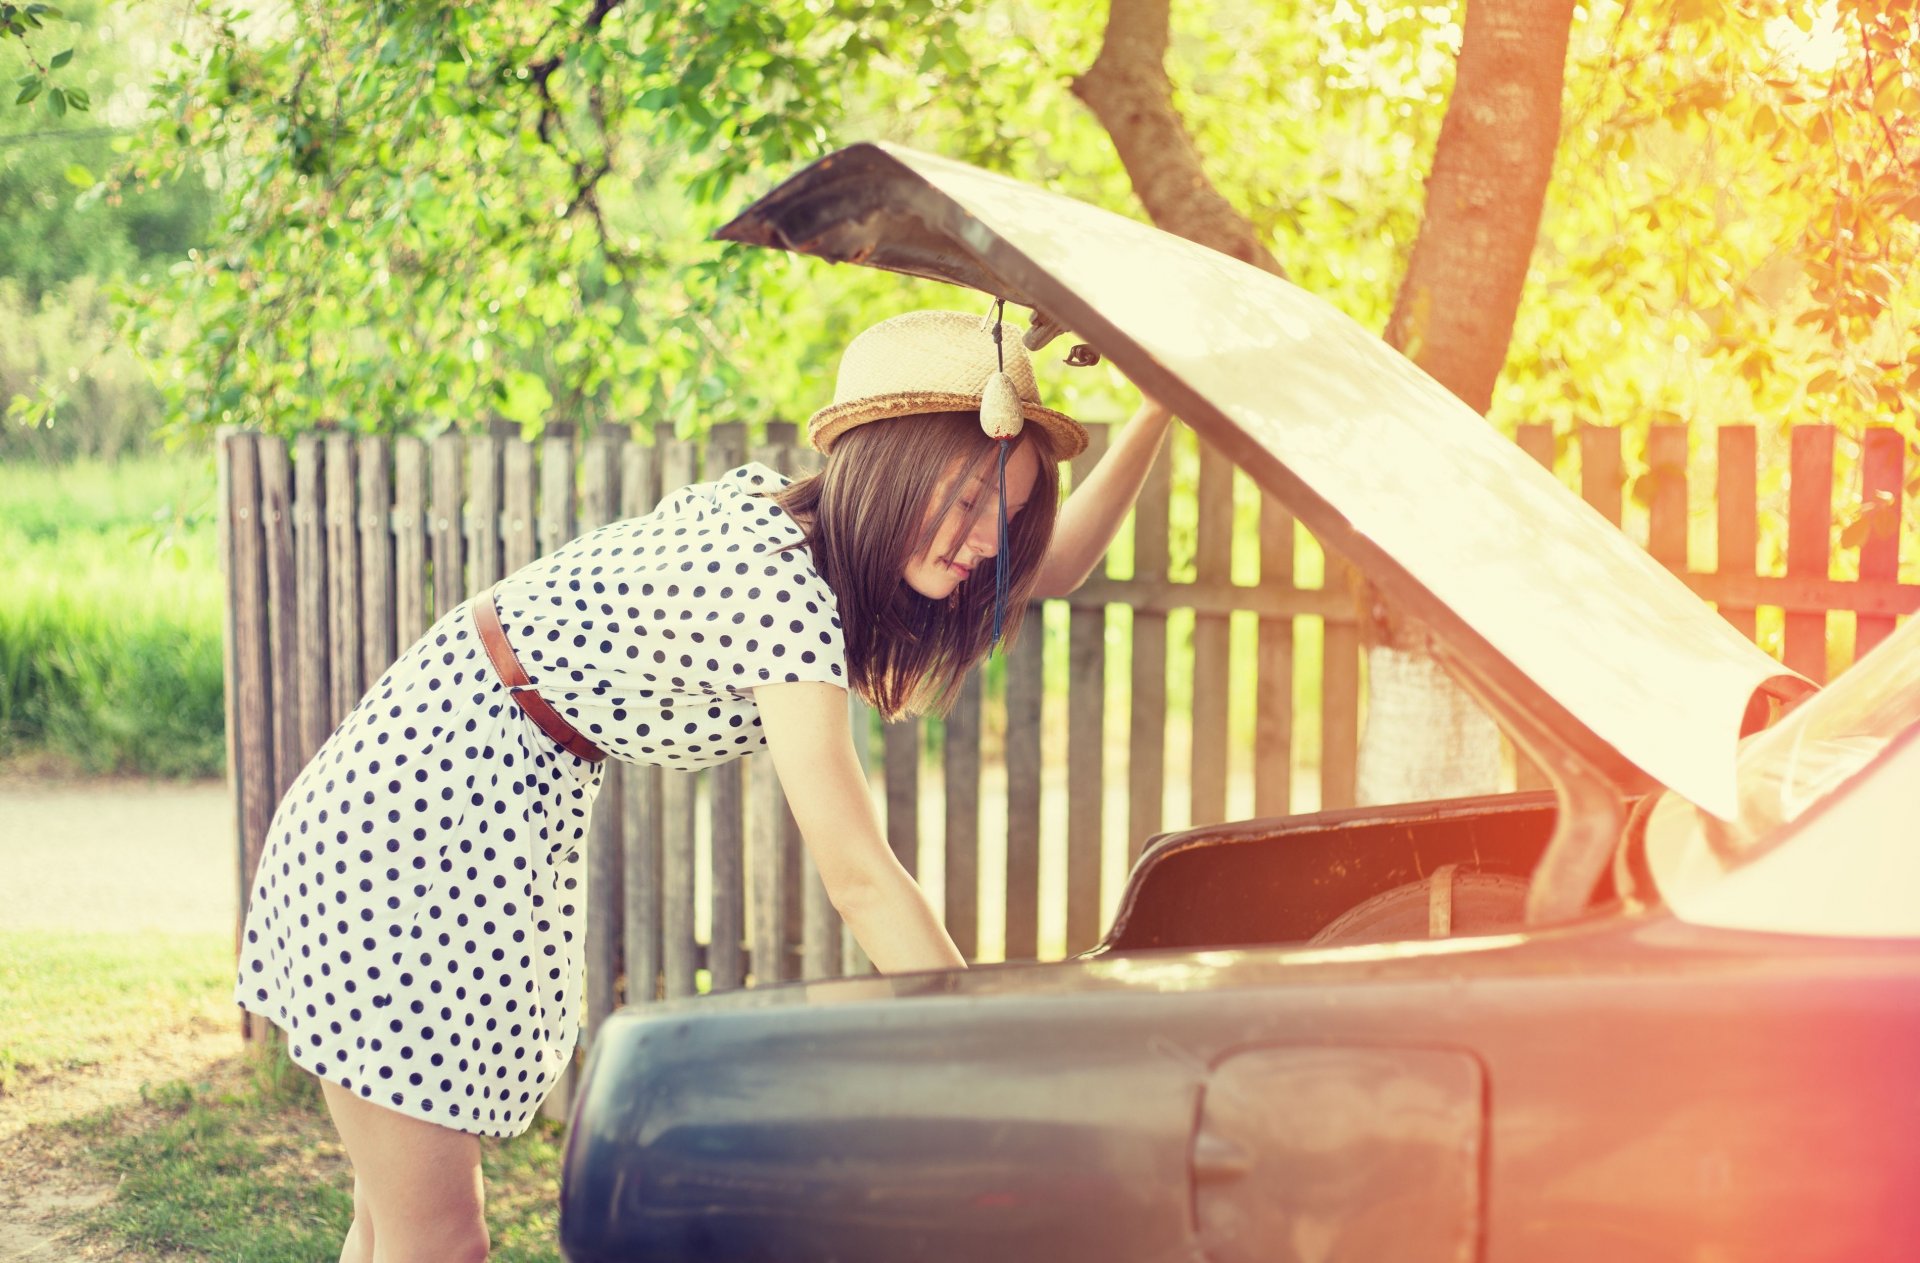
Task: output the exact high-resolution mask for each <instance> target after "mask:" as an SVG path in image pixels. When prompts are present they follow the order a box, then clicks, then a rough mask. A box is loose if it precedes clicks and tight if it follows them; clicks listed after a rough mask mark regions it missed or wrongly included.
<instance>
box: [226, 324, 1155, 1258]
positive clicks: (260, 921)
mask: <svg viewBox="0 0 1920 1263" xmlns="http://www.w3.org/2000/svg"><path fill="white" fill-rule="evenodd" d="M1001 333H1002V330H1001V328H1000V326H999V325H998V323H997V322H995V321H989V322H986V323H984V324H983V323H982V322H981V321H980V320H979V318H977V317H974V316H968V315H965V314H962V313H957V312H914V313H909V314H908V315H904V316H899V317H896V318H894V319H892V320H888V321H885V322H882V323H881V324H879V325H876V326H875V327H874V328H872V329H869V330H867V331H866V332H865V333H863V334H861V335H860V336H859V337H858V338H856V339H854V341H853V342H852V343H851V344H850V345H849V347H848V349H847V352H846V354H845V356H844V357H843V359H842V362H841V366H840V374H839V379H838V383H837V385H836V389H835V396H834V402H833V404H831V405H830V406H828V407H826V408H823V409H822V410H821V411H820V412H818V413H816V414H815V415H814V417H813V418H812V420H811V421H810V422H809V425H808V437H809V439H810V440H811V441H812V443H813V444H814V446H815V447H817V448H819V449H820V450H822V451H823V452H825V453H826V457H827V459H826V465H825V468H824V469H823V471H822V472H821V473H820V474H818V475H816V476H814V477H811V478H808V479H805V480H803V481H800V482H793V483H789V482H787V480H785V479H783V478H782V477H781V476H780V475H778V474H776V473H774V471H772V470H770V469H768V468H766V467H765V466H763V465H753V464H750V465H746V466H743V467H741V468H739V469H735V470H733V471H731V472H729V473H727V474H726V475H724V476H723V477H721V478H719V479H717V480H715V481H713V482H710V483H704V484H699V485H696V486H692V487H688V488H685V489H683V490H681V491H680V492H678V493H676V494H675V495H673V496H671V497H669V498H668V499H667V500H666V501H665V502H663V503H662V504H661V505H660V507H659V508H658V509H656V510H655V511H654V512H653V513H651V514H648V515H647V516H645V517H642V518H635V519H631V520H627V521H621V522H615V523H612V524H610V525H608V526H605V527H602V528H600V529H599V530H596V531H593V532H592V533H590V534H587V535H584V536H582V537H581V538H579V539H576V540H574V541H573V542H572V543H570V544H568V545H566V546H565V547H563V548H561V549H559V550H557V551H556V552H555V553H553V554H551V555H550V556H547V557H544V558H542V559H540V560H539V561H536V562H534V563H533V564H532V565H530V566H528V567H526V568H524V569H522V570H520V571H518V572H517V573H515V574H513V575H511V576H509V577H508V578H506V579H504V580H502V581H501V582H500V583H499V584H497V585H495V587H494V588H492V589H491V590H490V591H488V592H484V593H481V594H479V595H478V596H476V597H474V598H472V599H471V600H469V601H467V602H465V603H463V604H462V605H460V606H459V607H457V608H455V609H454V610H453V611H451V612H449V613H448V614H447V615H446V616H445V617H443V618H441V619H440V620H439V621H438V622H437V623H435V625H434V626H433V627H432V628H431V629H429V631H428V632H427V634H426V635H425V636H424V637H422V638H421V640H420V641H419V642H418V643H417V644H415V645H414V646H413V647H412V648H411V649H409V650H408V651H407V652H406V653H405V654H404V655H402V656H401V658H400V660H399V661H397V662H396V663H395V664H394V665H393V667H392V668H391V669H389V670H388V671H387V673H386V674H385V675H384V676H382V677H381V679H380V680H379V682H378V683H376V684H375V685H374V686H373V688H372V689H371V690H370V691H369V692H368V694H367V696H366V697H365V698H364V699H363V700H362V701H361V703H360V704H359V706H358V707H357V708H356V709H355V710H354V711H353V713H352V714H350V715H349V716H348V717H347V719H346V720H345V721H344V722H343V723H342V724H341V726H340V727H339V729H338V730H337V731H336V732H335V733H334V734H333V735H332V736H331V737H330V738H329V739H328V740H327V742H326V744H325V745H323V746H322V747H321V749H320V750H319V752H318V753H317V754H316V755H315V756H314V759H313V761H312V762H311V763H310V764H308V766H307V767H306V769H305V770H304V771H302V772H301V774H300V776H299V778H298V779H296V780H295V782H294V783H293V785H292V787H291V788H290V789H289V790H288V792H287V795H286V798H285V799H284V800H283V801H282V802H281V804H280V807H279V809H278V811H277V812H276V813H275V816H274V820H273V823H272V825H271V826H270V828H269V831H268V839H267V849H266V851H265V853H264V854H263V856H262V858H261V862H260V867H259V869H258V872H257V875H256V879H255V887H254V891H253V896H252V900H251V903H250V906H249V909H248V914H247V921H246V927H245V933H244V935H243V941H242V944H241V955H240V970H239V980H238V983H237V985H236V989H235V995H236V999H237V1000H238V1002H239V1003H240V1004H241V1005H242V1006H243V1007H245V1008H247V1009H249V1010H250V1011H252V1012H255V1013H258V1014H260V1015H261V1016H263V1017H266V1018H267V1019H269V1020H270V1021H272V1022H274V1023H275V1024H276V1025H278V1026H279V1027H280V1028H281V1029H282V1030H283V1031H285V1033H286V1037H287V1049H288V1052H289V1054H290V1055H291V1056H292V1058H293V1059H294V1061H295V1062H297V1063H298V1064H299V1065H301V1066H302V1067H304V1068H306V1069H307V1070H309V1071H311V1072H312V1073H313V1074H314V1075H316V1076H317V1077H318V1078H319V1079H320V1080H321V1085H322V1089H323V1091H324V1094H325V1096H326V1100H327V1106H328V1109H329V1111H330V1112H331V1114H332V1116H333V1119H334V1123H335V1125H336V1126H337V1127H338V1128H339V1131H340V1135H341V1138H342V1140H343V1141H344V1142H345V1144H346V1147H347V1152H348V1155H349V1157H350V1158H351V1159H352V1162H353V1168H354V1219H353V1226H352V1228H351V1229H350V1230H349V1232H348V1234H347V1239H346V1244H345V1246H344V1248H343V1249H342V1252H341V1258H342V1259H343V1260H355V1261H360V1263H364V1261H366V1260H373V1259H378V1260H381V1261H382V1263H386V1261H388V1260H403V1259H435V1260H460V1259H483V1258H485V1257H486V1254H487V1249H488V1241H487V1233H486V1227H485V1222H484V1219H483V1217H482V1207H483V1194H482V1189H481V1181H480V1151H479V1144H478V1139H477V1138H478V1137H479V1136H482V1135H493V1136H510V1135H517V1134H519V1133H520V1132H522V1131H524V1130H525V1129H526V1127H527V1126H528V1124H529V1123H530V1122H531V1121H532V1119H533V1116H534V1112H535V1111H536V1110H537V1109H538V1107H539V1104H540V1102H541V1100H542V1099H543V1098H544V1097H545V1096H546V1094H547V1093H548V1091H549V1090H550V1089H551V1088H552V1087H553V1084H554V1082H555V1081H556V1079H557V1078H558V1076H559V1073H560V1071H561V1069H562V1068H563V1066H564V1064H565V1062H566V1059H567V1058H568V1057H569V1056H570V1054H571V1050H572V1048H573V1045H574V1042H575V1038H576V1035H577V1032H578V1028H579V1017H580V1005H581V995H582V989H581V985H580V982H581V979H580V973H581V964H580V951H579V945H580V941H581V929H580V924H579V913H580V894H581V891H580V888H579V875H580V863H579V857H580V856H579V853H580V849H581V845H582V841H583V839H584V837H585V832H586V826H587V815H588V811H589V808H590V807H591V805H592V802H593V797H594V793H595V791H596V790H597V789H598V787H599V784H600V779H601V774H600V763H601V760H602V759H603V758H604V757H605V756H606V755H608V754H611V755H613V756H615V757H618V758H622V759H624V760H627V761H630V762H637V763H647V764H658V765H664V766H667V767H673V768H679V769H693V768H699V767H706V766H711V765H713V764H716V763H721V762H725V761H726V760H729V759H733V758H737V757H738V756H739V755H741V754H744V753H747V752H749V751H751V750H753V749H756V748H758V747H759V746H761V745H762V744H763V743H764V745H765V746H766V747H767V749H768V750H769V751H770V752H771V755H772V758H773V761H774V767H775V769H776V771H777V772H778V773H779V778H780V783H781V785H782V786H783V787H784V789H785V792H786V796H787V801H788V804H789V805H790V806H791V808H792V810H793V814H794V818H795V819H796V821H797V822H798V823H799V826H800V830H801V833H802V835H803V837H804V838H805V841H806V845H807V848H808V851H809V853H810V854H811V855H812V857H813V859H814V861H815V863H816V866H817V867H818V870H819V872H820V877H821V880H822V882H823V884H824V885H825V887H826V890H827V893H828V895H829V897H830V898H831V900H832V903H833V905H834V907H835V908H836V909H837V910H838V911H839V913H840V915H841V916H842V917H843V918H844V919H845V921H846V923H847V925H848V927H849V928H850V929H851V930H852V932H853V935H854V937H855V938H856V939H857V940H858V941H859V943H860V946H861V947H862V948H863V949H864V950H865V951H866V953H867V955H868V957H869V958H870V959H872V961H873V962H874V965H875V966H876V967H877V968H878V969H880V970H881V971H882V972H885V973H897V972H903V971H909V970H921V969H946V968H952V967H959V966H964V964H965V962H964V961H963V960H962V958H961V956H960V953H959V951H958V950H957V949H956V948H955V947H954V945H953V941H952V939H951V938H949V937H948V935H947V933H946V931H945V929H944V928H943V927H942V926H941V924H940V920H939V918H938V916H937V915H936V914H935V912H934V910H933V908H932V907H931V906H930V905H929V904H928V902H927V900H926V898H925V897H924V895H923V894H922V893H921V891H920V889H919V887H918V886H917V885H916V884H915V883H914V881H913V879H912V878H911V877H910V876H909V875H908V874H907V872H906V871H905V870H904V869H903V868H902V867H901V866H900V864H899V863H898V862H897V861H896V860H895V858H894V856H893V853H892V851H891V850H890V849H889V847H888V846H887V843H886V839H885V836H884V834H883V832H882V830H881V828H880V824H879V821H878V820H877V818H876V816H875V813H874V810H873V806H872V802H871V800H870V798H869V797H868V794H867V786H866V781H865V779H864V777H863V775H862V773H861V770H860V766H859V763H858V760H857V759H856V757H855V754H854V750H853V742H852V737H851V733H850V731H849V726H848V724H847V709H846V694H847V690H848V689H849V688H851V689H854V690H856V691H857V692H859V693H860V694H861V695H862V696H864V697H865V698H867V699H868V700H869V701H871V702H872V703H873V704H874V705H875V706H876V707H877V708H878V709H879V710H880V711H881V712H882V713H883V714H885V715H887V716H889V717H892V716H897V715H902V714H909V713H917V712H920V711H926V710H936V711H937V710H941V709H944V707H945V706H946V705H948V704H949V703H950V702H951V700H952V698H953V695H954V694H955V692H956V691H957V690H958V688H959V687H960V683H961V680H962V678H963V677H964V675H965V673H966V671H967V670H968V669H969V668H970V667H972V666H973V665H974V664H975V663H976V662H977V661H979V660H980V659H981V658H982V657H984V656H985V655H986V654H987V653H989V652H990V651H991V649H992V648H993V645H994V644H995V643H996V642H997V641H998V640H999V639H1000V635H1001V632H1002V630H1003V627H1002V624H1003V621H1004V622H1005V630H1007V631H1009V632H1010V631H1011V630H1013V629H1014V628H1015V627H1016V626H1017V624H1018V621H1019V613H1020V611H1021V610H1022V609H1023V608H1024V607H1025V605H1026V602H1027V601H1028V600H1029V599H1030V598H1031V597H1033V596H1036V595H1039V596H1044V595H1054V594H1059V593H1064V592H1067V591H1070V590H1071V589H1073V588H1074V587H1077V586H1078V585H1079V583H1080V582H1081V581H1082V580H1083V579H1085V578H1086V576H1087V574H1088V573H1089V572H1090V571H1091V569H1092V567H1093V565H1094V563H1095V562H1096V561H1097V560H1098V559H1099V557H1100V556H1101V554H1102V553H1104V551H1105V550H1106V547H1107V545H1108V543H1109V542H1110V541H1111V539H1112V537H1113V533H1114V531H1115V529H1116V528H1117V526H1118V524H1119V522H1120V520H1121V518H1122V517H1123V516H1124V515H1125V513H1126V511H1127V509H1128V507H1129V506H1130V505H1131V504H1132V502H1133V500H1134V498H1135V497H1136V496H1137V495H1138V493H1139V489H1140V485H1141V483H1142V481H1143V480H1144V479H1145V477H1146V471H1147V468H1148V466H1149V465H1150V464H1151V463H1152V460H1153V457H1154V454H1155V453H1156V452H1157V451H1158V449H1159V446H1160V443H1161V441H1162V439H1163V438H1164V436H1165V434H1166V432H1167V428H1168V425H1169V418H1168V416H1167V413H1166V411H1165V410H1164V409H1162V408H1160V407H1159V406H1157V405H1155V404H1153V403H1151V402H1148V403H1146V404H1144V405H1143V406H1142V408H1141V409H1140V411H1139V412H1138V413H1137V414H1136V415H1135V417H1134V418H1133V420H1132V421H1130V422H1129V423H1128V424H1127V426H1126V427H1125V428H1124V429H1123V430H1122V431H1121V433H1120V434H1119V435H1118V436H1117V438H1116V440H1115V442H1114V444H1113V446H1112V448H1111V450H1110V451H1109V453H1108V455H1107V457H1106V459H1105V460H1103V461H1102V462H1101V464H1100V466H1099V467H1098V468H1097V469H1096V470H1095V471H1094V472H1093V473H1092V475H1091V476H1090V477H1089V478H1088V479H1087V480H1086V484H1085V486H1083V487H1081V488H1079V489H1078V490H1077V491H1076V493H1075V494H1074V495H1073V496H1072V497H1071V498H1070V499H1069V500H1068V502H1067V503H1066V505H1065V506H1064V507H1063V508H1061V510H1060V512H1059V522H1058V525H1057V528H1056V524H1055V520H1054V519H1055V512H1054V509H1055V505H1056V504H1057V503H1058V499H1059V497H1058V480H1057V473H1056V466H1057V462H1059V461H1061V460H1065V459H1068V458H1070V457H1072V456H1073V455H1075V454H1077V453H1078V452H1079V451H1080V450H1082V449H1083V448H1084V447H1085V444H1086V434H1085V431H1084V430H1082V429H1081V427H1080V426H1079V425H1078V424H1077V423H1075V422H1074V421H1073V420H1072V419H1071V418H1069V417H1067V416H1065V415H1063V414H1061V413H1058V412H1054V411H1052V410H1051V409H1048V408H1044V407H1042V406H1041V405H1040V403H1039V401H1038V392H1037V390H1036V388H1035V385H1034V380H1033V372H1032V368H1031V366H1030V364H1029V363H1028V361H1027V357H1026V353H1025V350H1024V349H1023V348H1022V347H1021V346H1020V344H1019V343H1018V342H1017V341H1016V340H1015V339H1014V338H1013V336H1012V331H1007V334H1008V336H1006V337H1005V338H1004V339H1003V338H1002V337H1001Z"/></svg>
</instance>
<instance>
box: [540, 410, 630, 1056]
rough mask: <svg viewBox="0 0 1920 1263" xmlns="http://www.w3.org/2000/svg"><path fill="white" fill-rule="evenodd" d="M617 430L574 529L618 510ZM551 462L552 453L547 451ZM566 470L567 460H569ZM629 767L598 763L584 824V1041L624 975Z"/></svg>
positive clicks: (594, 450) (604, 443)
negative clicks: (596, 795)
mask: <svg viewBox="0 0 1920 1263" xmlns="http://www.w3.org/2000/svg"><path fill="white" fill-rule="evenodd" d="M623 437H624V436H623V435H622V434H621V433H620V432H619V431H617V430H615V431H611V432H606V431H603V432H601V433H598V434H595V435H594V436H593V438H592V440H591V441H589V442H588V443H587V444H586V445H585V447H586V457H585V461H584V466H583V468H582V470H581V473H580V514H579V516H580V521H579V526H578V529H579V530H582V531H590V530H593V529H594V528H596V527H598V526H601V525H602V524H604V523H606V522H610V521H612V520H613V519H614V518H615V517H616V516H618V514H619V512H620V448H621V439H622V438H623ZM548 458H549V459H551V453H549V457H548ZM568 467H569V472H570V471H571V460H569V461H568ZM628 770H629V769H628V768H627V767H626V766H625V765H624V764H622V763H620V762H618V761H617V760H614V759H608V760H607V761H606V762H605V763H603V764H602V765H601V770H600V775H601V778H602V779H601V784H600V796H599V798H598V799H597V800H596V801H595V803H594V808H593V818H592V820H590V821H589V822H588V825H587V942H586V956H587V1016H586V1042H587V1043H588V1044H591V1043H592V1042H593V1037H594V1035H595V1033H596V1032H597V1031H598V1030H599V1029H600V1023H601V1022H602V1021H604V1020H605V1019H606V1018H607V1016H608V1015H609V1014H611V1013H612V1012H613V1010H614V1008H615V1007H616V1006H617V1005H618V1004H619V1002H620V996H619V985H618V984H619V981H620V979H621V977H622V976H623V975H624V974H625V972H626V961H625V959H624V952H623V950H622V948H623V947H624V945H625V940H626V927H625V926H624V925H623V924H622V922H623V920H624V914H625V911H626V900H625V898H624V895H625V886H626V876H625V873H624V871H623V870H624V865H623V863H622V860H623V858H624V853H625V838H624V825H625V823H626V802H627V787H626V775H627V772H628Z"/></svg>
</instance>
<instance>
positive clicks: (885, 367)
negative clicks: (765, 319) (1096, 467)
mask: <svg viewBox="0 0 1920 1263" xmlns="http://www.w3.org/2000/svg"><path fill="white" fill-rule="evenodd" d="M994 323H995V322H994V319H993V317H991V316H989V317H988V318H987V319H986V320H985V321H982V320H981V319H980V317H978V316H971V315H968V314H967V313H966V312H963V311H910V312H908V313H906V314H905V315H902V316H895V317H893V319H891V320H883V321H881V322H880V323H879V324H877V325H875V326H873V327H872V328H871V329H868V330H867V331H866V332H864V333H862V334H860V335H859V336H858V337H856V338H855V339H854V340H853V341H852V342H850V343H848V344H847V350H846V353H845V354H844V355H842V356H841V357H840V375H839V378H838V379H837V380H836V381H835V383H834V388H833V402H832V403H831V404H828V405H827V406H826V407H824V408H822V409H820V411H818V412H816V413H814V414H813V417H812V418H811V419H810V420H809V421H808V422H807V441H808V442H810V443H812V444H813V446H814V447H815V448H817V449H818V450H820V451H822V452H824V451H827V450H829V449H830V448H831V447H832V446H833V442H834V440H835V439H837V438H839V437H840V435H842V434H844V433H845V432H846V431H848V430H850V429H852V428H853V427H854V426H856V425H864V424H866V423H867V422H868V421H878V420H881V419H882V418H885V417H904V416H915V415H918V414H921V413H927V412H970V411H974V410H976V409H979V408H980V407H981V403H982V395H983V393H984V392H985V391H986V389H987V387H988V381H989V379H990V378H992V377H994V376H995V374H996V373H998V372H999V371H1000V367H1001V357H1002V355H1004V357H1005V364H1006V378H1005V380H1006V381H1007V382H1010V383H1011V384H1012V387H1013V391H1014V394H1015V395H1016V396H1017V402H1018V405H1019V410H1020V416H1021V417H1022V418H1023V419H1024V420H1026V421H1031V422H1032V423H1033V424H1035V425H1037V426H1039V427H1040V428H1041V429H1042V430H1045V431H1046V433H1047V437H1048V438H1049V439H1051V440H1052V446H1053V450H1054V455H1055V456H1057V457H1058V458H1059V459H1061V460H1068V459H1071V458H1072V457H1074V456H1078V455H1079V454H1080V453H1081V452H1082V451H1084V450H1086V446H1087V432H1086V431H1085V430H1084V429H1082V428H1081V427H1080V423H1079V422H1078V421H1075V420H1074V419H1073V418H1072V417H1070V416H1068V415H1067V414H1066V413H1064V412H1055V411H1054V410H1053V409H1051V408H1043V407H1041V406H1040V389H1039V387H1038V386H1037V385H1036V384H1035V383H1034V380H1033V362H1032V360H1030V359H1029V358H1028V356H1027V348H1026V347H1025V346H1023V345H1022V344H1021V341H1020V332H1021V331H1020V330H1018V329H1016V328H1013V327H1012V326H1007V327H1005V328H1004V329H1003V330H1002V342H1001V346H1000V348H998V349H996V347H995V346H994V336H993V329H994ZM992 411H993V409H992V408H991V407H990V408H989V412H992ZM1014 428H1015V429H1016V430H1017V428H1018V427H1017V426H1016V427H1014ZM989 432H990V433H994V432H995V431H994V430H993V429H992V428H991V425H990V428H989ZM996 436H997V435H996Z"/></svg>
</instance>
